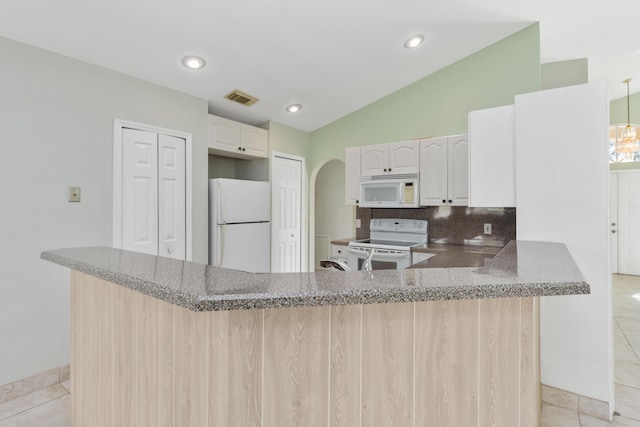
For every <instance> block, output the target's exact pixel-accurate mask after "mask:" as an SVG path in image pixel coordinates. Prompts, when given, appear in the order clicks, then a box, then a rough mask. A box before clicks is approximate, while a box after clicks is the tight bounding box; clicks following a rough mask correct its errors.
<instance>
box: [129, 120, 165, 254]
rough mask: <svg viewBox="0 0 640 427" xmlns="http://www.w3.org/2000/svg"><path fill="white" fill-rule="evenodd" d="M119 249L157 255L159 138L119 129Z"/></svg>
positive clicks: (152, 133) (151, 134)
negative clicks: (120, 211)
mask: <svg viewBox="0 0 640 427" xmlns="http://www.w3.org/2000/svg"><path fill="white" fill-rule="evenodd" d="M122 153H123V160H122V249H126V250H130V251H136V252H142V253H146V254H151V255H157V254H158V214H157V212H158V137H157V134H156V133H155V132H148V131H141V130H134V129H124V130H123V132H122Z"/></svg>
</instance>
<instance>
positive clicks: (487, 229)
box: [484, 224, 491, 234]
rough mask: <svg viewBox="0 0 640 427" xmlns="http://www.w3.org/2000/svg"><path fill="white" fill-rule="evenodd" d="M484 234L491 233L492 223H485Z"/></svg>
mask: <svg viewBox="0 0 640 427" xmlns="http://www.w3.org/2000/svg"><path fill="white" fill-rule="evenodd" d="M484 234H491V224H485V225H484Z"/></svg>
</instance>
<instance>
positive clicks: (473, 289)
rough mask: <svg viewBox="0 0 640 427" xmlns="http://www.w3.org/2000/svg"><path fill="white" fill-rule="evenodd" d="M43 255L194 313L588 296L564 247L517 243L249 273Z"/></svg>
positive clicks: (153, 259) (118, 254)
mask: <svg viewBox="0 0 640 427" xmlns="http://www.w3.org/2000/svg"><path fill="white" fill-rule="evenodd" d="M41 257H42V258H43V259H45V260H48V261H51V262H54V263H56V264H59V265H62V266H65V267H69V268H71V269H73V270H76V271H79V272H82V273H85V274H88V275H90V276H94V277H97V278H99V279H103V280H106V281H109V282H113V283H115V284H118V285H121V286H125V287H127V288H130V289H133V290H136V291H138V292H141V293H143V294H146V295H149V296H152V297H155V298H158V299H160V300H163V301H166V302H169V303H172V304H175V305H178V306H182V307H185V308H188V309H190V310H193V311H221V310H238V309H261V308H280V307H294V306H321V305H345V304H371V303H388V302H410V301H436V300H455V299H477V298H501V297H531V296H547V295H571V294H588V293H589V285H588V284H587V283H586V282H585V281H584V279H583V276H582V274H581V272H580V271H579V269H578V267H577V266H576V264H575V262H574V260H573V258H572V257H571V255H570V253H569V251H568V250H567V248H566V246H565V245H563V244H559V243H546V242H529V241H512V242H510V243H509V244H507V246H505V247H504V248H503V249H502V250H501V251H500V252H499V253H498V254H497V255H496V256H495V257H494V258H493V259H490V260H487V261H486V265H485V266H484V267H480V268H473V267H466V268H424V269H422V268H414V269H406V270H376V271H373V272H365V271H352V272H336V271H318V272H314V273H258V274H255V273H247V272H243V271H236V270H228V269H224V268H218V267H213V266H209V265H204V264H198V263H193V262H188V261H180V260H175V259H170V258H164V257H157V256H152V255H146V254H140V253H136V252H130V251H125V250H120V249H113V248H107V247H91V248H69V249H57V250H50V251H45V252H43V253H42V254H41Z"/></svg>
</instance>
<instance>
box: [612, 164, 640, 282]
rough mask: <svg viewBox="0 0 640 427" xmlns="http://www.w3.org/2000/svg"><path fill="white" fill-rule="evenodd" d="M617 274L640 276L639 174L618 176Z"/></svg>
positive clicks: (621, 174)
mask: <svg viewBox="0 0 640 427" xmlns="http://www.w3.org/2000/svg"><path fill="white" fill-rule="evenodd" d="M617 228H618V233H617V234H618V273H620V274H635V275H640V173H633V172H632V173H620V174H618V227H617Z"/></svg>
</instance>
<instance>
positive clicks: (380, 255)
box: [348, 246, 411, 270]
mask: <svg viewBox="0 0 640 427" xmlns="http://www.w3.org/2000/svg"><path fill="white" fill-rule="evenodd" d="M371 250H373V251H374V253H373V257H372V258H371V268H372V269H373V270H401V269H403V268H407V267H409V266H410V265H411V251H410V250H406V251H401V250H396V249H384V248H370V247H361V246H350V247H349V262H348V264H349V266H351V268H353V269H354V270H362V266H363V265H364V263H365V260H366V259H367V256H368V255H369V251H371Z"/></svg>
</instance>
